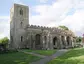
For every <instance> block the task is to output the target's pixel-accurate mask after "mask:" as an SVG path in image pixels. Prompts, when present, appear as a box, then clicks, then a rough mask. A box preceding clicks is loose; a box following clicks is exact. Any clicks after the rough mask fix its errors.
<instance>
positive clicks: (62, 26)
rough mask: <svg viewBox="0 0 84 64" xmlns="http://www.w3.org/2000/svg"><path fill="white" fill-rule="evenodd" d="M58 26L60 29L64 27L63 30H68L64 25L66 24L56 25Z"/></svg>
mask: <svg viewBox="0 0 84 64" xmlns="http://www.w3.org/2000/svg"><path fill="white" fill-rule="evenodd" d="M58 27H59V28H62V29H64V30H69V29H68V27H66V26H58Z"/></svg>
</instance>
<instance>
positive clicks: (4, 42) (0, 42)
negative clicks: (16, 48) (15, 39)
mask: <svg viewBox="0 0 84 64" xmlns="http://www.w3.org/2000/svg"><path fill="white" fill-rule="evenodd" d="M8 42H9V39H8V38H7V37H4V38H2V39H0V53H1V52H3V51H6V50H7V48H8Z"/></svg>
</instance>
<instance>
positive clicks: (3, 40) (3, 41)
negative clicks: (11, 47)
mask: <svg viewBox="0 0 84 64" xmlns="http://www.w3.org/2000/svg"><path fill="white" fill-rule="evenodd" d="M8 42H9V39H8V38H7V37H4V38H2V39H0V44H8Z"/></svg>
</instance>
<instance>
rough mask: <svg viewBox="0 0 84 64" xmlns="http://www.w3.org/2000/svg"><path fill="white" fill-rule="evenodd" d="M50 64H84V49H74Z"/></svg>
mask: <svg viewBox="0 0 84 64" xmlns="http://www.w3.org/2000/svg"><path fill="white" fill-rule="evenodd" d="M48 64H84V48H77V49H72V50H70V51H68V52H67V53H65V54H64V55H63V56H60V57H58V58H55V59H54V60H52V61H50V62H49V63H48Z"/></svg>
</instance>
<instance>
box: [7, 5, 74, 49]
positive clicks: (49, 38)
mask: <svg viewBox="0 0 84 64" xmlns="http://www.w3.org/2000/svg"><path fill="white" fill-rule="evenodd" d="M74 43H75V35H74V33H73V32H72V31H70V30H63V29H60V28H55V27H45V26H36V25H30V24H29V8H28V6H25V5H20V4H14V5H13V7H12V8H11V10H10V44H9V47H10V48H11V49H21V48H29V49H46V50H49V49H51V50H52V49H56V48H58V49H62V48H71V47H74Z"/></svg>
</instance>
